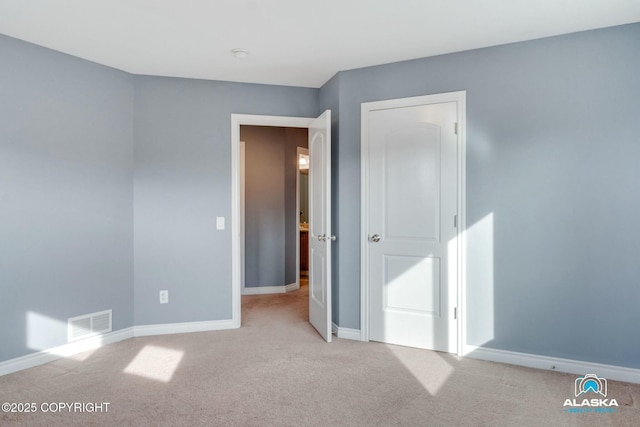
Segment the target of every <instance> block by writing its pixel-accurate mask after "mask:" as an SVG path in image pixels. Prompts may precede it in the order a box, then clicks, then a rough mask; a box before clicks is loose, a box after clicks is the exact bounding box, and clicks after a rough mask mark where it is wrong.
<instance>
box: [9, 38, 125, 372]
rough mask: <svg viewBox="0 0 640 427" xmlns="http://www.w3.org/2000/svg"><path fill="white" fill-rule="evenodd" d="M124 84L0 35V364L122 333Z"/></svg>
mask: <svg viewBox="0 0 640 427" xmlns="http://www.w3.org/2000/svg"><path fill="white" fill-rule="evenodd" d="M132 110H133V78H132V77H131V76H130V75H129V74H126V73H123V72H120V71H116V70H113V69H110V68H107V67H103V66H100V65H96V64H93V63H90V62H87V61H83V60H80V59H77V58H73V57H71V56H68V55H63V54H60V53H57V52H54V51H51V50H48V49H44V48H41V47H38V46H35V45H31V44H28V43H24V42H22V41H18V40H15V39H11V38H9V37H5V36H1V35H0V318H1V319H2V321H1V322H0V361H2V360H7V359H11V358H15V357H18V356H22V355H25V354H28V353H32V352H35V351H39V350H44V349H47V348H51V347H54V346H58V345H62V344H66V342H67V335H66V333H67V331H66V323H67V319H68V318H69V317H74V316H78V315H83V314H88V313H93V312H96V311H101V310H105V309H113V329H114V330H117V329H122V328H126V327H130V326H132V325H133V231H132V225H133V193H132V185H131V183H132V179H133V115H132Z"/></svg>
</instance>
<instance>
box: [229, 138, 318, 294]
mask: <svg viewBox="0 0 640 427" xmlns="http://www.w3.org/2000/svg"><path fill="white" fill-rule="evenodd" d="M240 140H241V141H245V286H246V287H260V286H285V285H288V284H291V283H295V282H296V279H297V278H296V272H297V269H296V239H298V233H297V224H298V218H297V214H296V174H297V164H296V161H297V147H298V146H300V147H306V146H307V129H295V128H283V127H270V126H241V128H240Z"/></svg>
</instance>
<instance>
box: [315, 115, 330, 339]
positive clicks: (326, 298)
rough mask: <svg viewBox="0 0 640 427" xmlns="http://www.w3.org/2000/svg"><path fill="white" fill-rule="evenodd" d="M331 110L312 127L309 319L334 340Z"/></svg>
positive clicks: (321, 332) (324, 335)
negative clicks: (332, 331)
mask: <svg viewBox="0 0 640 427" xmlns="http://www.w3.org/2000/svg"><path fill="white" fill-rule="evenodd" d="M334 239H335V238H334V237H333V236H332V234H331V111H330V110H327V111H325V112H324V113H322V115H320V117H318V118H317V119H316V120H314V121H313V123H312V124H311V126H309V321H310V322H311V325H313V327H314V328H316V330H317V331H318V332H319V333H320V335H322V337H323V338H324V339H325V340H326V341H327V342H331V242H332V241H333V240H334Z"/></svg>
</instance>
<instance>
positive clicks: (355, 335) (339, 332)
mask: <svg viewBox="0 0 640 427" xmlns="http://www.w3.org/2000/svg"><path fill="white" fill-rule="evenodd" d="M331 331H332V332H333V333H334V334H335V335H336V336H337V337H338V338H342V339H345V340H355V341H361V340H362V339H361V336H360V329H349V328H341V327H340V326H338V325H336V324H335V323H333V322H331Z"/></svg>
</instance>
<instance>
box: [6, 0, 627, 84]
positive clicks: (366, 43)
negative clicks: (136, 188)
mask: <svg viewBox="0 0 640 427" xmlns="http://www.w3.org/2000/svg"><path fill="white" fill-rule="evenodd" d="M639 21H640V0H317V1H310V0H0V33H2V34H5V35H8V36H11V37H15V38H19V39H22V40H26V41H29V42H32V43H35V44H38V45H41V46H45V47H48V48H51V49H55V50H58V51H61V52H65V53H68V54H71V55H75V56H78V57H80V58H84V59H88V60H90V61H94V62H97V63H100V64H105V65H108V66H111V67H114V68H118V69H121V70H124V71H128V72H130V73H135V74H148V75H159V76H173V77H189V78H200V79H212V80H230V81H240V82H254V83H269V84H281V85H290V86H306V87H320V86H321V85H322V84H324V83H325V82H326V81H327V80H328V79H330V78H331V77H332V76H333V75H334V74H335V73H336V72H338V71H340V70H348V69H353V68H359V67H365V66H369V65H377V64H383V63H389V62H395V61H400V60H405V59H413V58H421V57H426V56H432V55H438V54H443V53H449V52H457V51H462V50H468V49H474V48H479V47H486V46H494V45H499V44H504V43H511V42H517V41H523V40H531V39H536V38H541V37H547V36H552V35H558V34H565V33H571V32H575V31H582V30H587V29H593V28H602V27H608V26H613V25H620V24H626V23H632V22H639ZM238 47H239V48H244V49H246V50H247V51H249V56H248V57H247V58H246V59H244V60H239V59H237V58H235V57H234V56H233V55H232V54H231V50H232V49H233V48H238ZM639 47H640V46H639Z"/></svg>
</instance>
